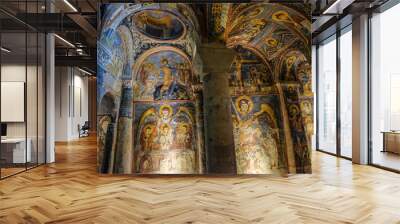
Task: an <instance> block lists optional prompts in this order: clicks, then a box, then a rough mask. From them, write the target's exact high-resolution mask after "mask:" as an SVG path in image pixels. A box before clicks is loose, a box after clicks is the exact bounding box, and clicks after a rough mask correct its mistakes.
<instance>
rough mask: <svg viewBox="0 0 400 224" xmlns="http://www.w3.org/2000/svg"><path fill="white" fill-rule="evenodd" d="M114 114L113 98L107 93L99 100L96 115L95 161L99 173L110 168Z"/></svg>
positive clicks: (115, 111)
mask: <svg viewBox="0 0 400 224" xmlns="http://www.w3.org/2000/svg"><path fill="white" fill-rule="evenodd" d="M116 113H117V108H116V103H115V97H114V96H113V94H112V93H110V92H107V93H106V94H104V95H103V97H102V98H101V100H100V104H99V108H98V114H97V119H98V120H97V137H98V141H97V155H98V159H97V161H98V169H99V172H100V173H107V172H109V169H110V168H111V167H110V165H111V158H112V153H111V150H112V143H113V136H114V126H115V119H116Z"/></svg>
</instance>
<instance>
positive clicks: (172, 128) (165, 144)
mask: <svg viewBox="0 0 400 224" xmlns="http://www.w3.org/2000/svg"><path fill="white" fill-rule="evenodd" d="M194 110H195V109H194V105H193V103H190V102H176V103H169V104H165V103H156V104H153V103H137V104H135V114H136V118H135V123H136V124H138V125H137V126H136V127H135V133H136V136H135V138H136V141H135V153H136V155H137V158H136V171H137V172H138V173H153V174H155V173H164V174H165V173H166V174H168V173H173V174H193V173H196V168H195V166H196V144H195V143H196V126H195V121H194Z"/></svg>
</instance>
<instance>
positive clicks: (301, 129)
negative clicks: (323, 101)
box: [282, 84, 312, 173]
mask: <svg viewBox="0 0 400 224" xmlns="http://www.w3.org/2000/svg"><path fill="white" fill-rule="evenodd" d="M282 89H283V94H284V98H285V104H286V108H287V112H288V118H289V125H290V134H291V137H292V139H293V151H294V155H295V159H296V164H297V172H299V173H308V172H311V158H310V157H311V148H310V142H309V138H307V132H306V126H305V125H306V124H307V120H306V117H305V116H304V115H303V114H302V107H303V110H304V107H306V108H307V109H306V110H312V107H311V105H307V104H304V102H307V101H304V102H301V101H300V98H299V85H298V84H289V85H284V86H282ZM302 103H303V104H302ZM302 105H303V106H302ZM310 107H311V108H310Z"/></svg>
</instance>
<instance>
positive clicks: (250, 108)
mask: <svg viewBox="0 0 400 224" xmlns="http://www.w3.org/2000/svg"><path fill="white" fill-rule="evenodd" d="M242 100H246V101H247V103H248V105H249V110H248V111H247V112H243V111H241V110H240V102H241V101H242ZM235 106H236V110H237V111H238V112H239V113H240V114H241V115H245V114H248V113H250V112H251V111H252V110H253V107H254V104H253V101H252V100H251V98H250V97H248V96H240V97H238V98H237V99H236V101H235Z"/></svg>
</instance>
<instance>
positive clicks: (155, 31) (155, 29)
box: [132, 10, 184, 40]
mask: <svg viewBox="0 0 400 224" xmlns="http://www.w3.org/2000/svg"><path fill="white" fill-rule="evenodd" d="M132 21H133V22H134V25H135V26H136V27H137V28H138V29H139V30H140V31H141V32H142V33H143V34H145V35H147V36H149V37H152V38H156V39H160V40H173V39H178V38H179V37H181V36H182V35H183V33H184V25H183V24H182V22H181V21H180V20H179V19H178V18H177V17H176V16H175V15H173V14H172V13H168V12H165V11H161V10H160V11H158V10H144V11H141V12H138V13H136V14H135V15H133V18H132Z"/></svg>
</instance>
